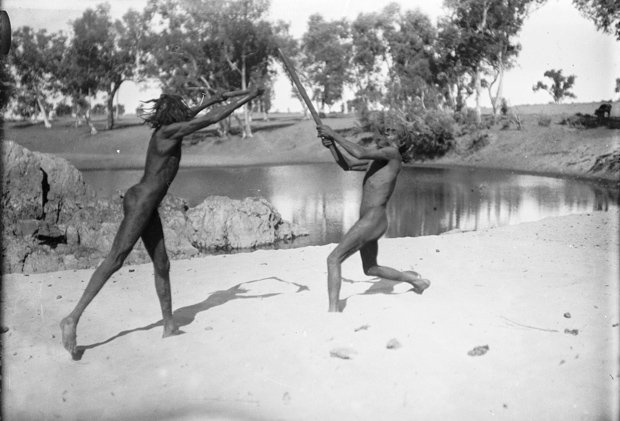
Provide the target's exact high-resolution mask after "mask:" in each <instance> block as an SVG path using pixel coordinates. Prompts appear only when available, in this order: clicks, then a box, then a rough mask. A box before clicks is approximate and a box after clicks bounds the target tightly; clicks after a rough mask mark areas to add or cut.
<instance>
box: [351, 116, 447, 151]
mask: <svg viewBox="0 0 620 421" xmlns="http://www.w3.org/2000/svg"><path fill="white" fill-rule="evenodd" d="M360 123H361V126H362V128H363V129H364V130H366V131H370V132H373V133H375V134H376V135H378V136H385V135H386V133H387V132H388V131H389V130H393V131H394V132H395V133H396V136H397V138H398V140H399V142H400V143H401V144H405V145H407V146H408V153H407V155H408V156H407V157H409V158H415V159H422V160H423V159H429V158H436V157H439V156H442V155H445V154H446V153H447V152H448V151H450V150H451V149H452V148H453V147H454V137H455V135H456V123H455V121H454V118H453V117H452V115H450V114H448V113H446V112H443V111H439V110H426V111H421V112H416V113H413V112H408V113H405V112H403V111H401V110H392V111H371V112H367V113H362V116H361V118H360ZM407 157H405V158H407Z"/></svg>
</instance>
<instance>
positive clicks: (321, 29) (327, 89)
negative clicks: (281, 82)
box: [302, 14, 351, 108]
mask: <svg viewBox="0 0 620 421" xmlns="http://www.w3.org/2000/svg"><path fill="white" fill-rule="evenodd" d="M348 38H349V24H348V23H347V21H346V20H345V19H341V20H336V21H331V22H328V21H325V20H324V19H323V17H322V16H321V15H318V14H314V15H312V16H310V18H309V19H308V31H307V32H306V33H305V34H304V35H303V40H302V51H303V53H304V56H303V59H302V65H303V67H304V69H306V70H307V72H308V74H309V80H310V82H311V84H312V86H313V89H312V95H313V98H314V99H315V100H318V101H319V103H320V104H321V108H323V107H324V106H325V105H327V106H330V105H333V104H334V103H335V102H336V101H338V100H339V99H341V98H342V94H343V90H344V85H345V83H348V82H349V81H350V80H351V73H350V68H349V61H350V59H351V44H350V42H349V41H348Z"/></svg>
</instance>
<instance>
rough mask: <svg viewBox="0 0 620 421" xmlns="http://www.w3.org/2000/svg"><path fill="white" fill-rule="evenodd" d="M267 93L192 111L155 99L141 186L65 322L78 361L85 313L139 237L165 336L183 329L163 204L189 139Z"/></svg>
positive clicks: (65, 338)
mask: <svg viewBox="0 0 620 421" xmlns="http://www.w3.org/2000/svg"><path fill="white" fill-rule="evenodd" d="M262 93H263V89H262V88H258V89H256V88H255V89H252V90H251V91H235V92H228V93H223V94H221V95H217V96H216V97H214V98H211V99H210V100H208V101H206V102H205V103H204V104H202V105H200V106H198V107H195V108H194V109H190V108H189V107H188V106H187V105H186V104H185V102H184V101H183V99H182V98H181V97H180V96H177V95H168V94H163V95H161V96H160V97H159V98H158V99H155V100H151V101H149V102H153V103H154V105H153V108H152V113H151V114H150V115H149V116H148V117H147V118H145V122H146V123H148V124H149V125H150V126H151V127H152V128H153V129H154V132H153V134H152V136H151V140H150V142H149V145H148V148H147V151H146V163H145V166H144V175H143V176H142V179H141V180H140V182H139V183H138V184H136V185H134V186H132V187H130V188H129V190H127V192H126V193H125V197H124V198H123V212H124V218H123V221H122V222H121V225H120V227H119V229H118V232H117V233H116V237H115V238H114V242H113V243H112V250H111V251H110V253H109V254H108V256H107V257H106V258H105V259H104V260H103V262H102V263H101V264H100V265H99V266H98V267H97V269H95V272H94V273H93V275H92V277H91V278H90V281H89V283H88V285H87V286H86V290H85V291H84V293H83V295H82V297H81V298H80V300H79V301H78V303H77V304H76V306H75V308H74V309H73V311H72V312H71V313H69V315H68V316H67V317H65V318H64V319H62V321H61V322H60V329H61V330H62V343H63V346H64V347H65V349H66V350H67V351H69V353H70V354H71V356H72V358H73V359H75V360H78V359H80V358H81V352H80V351H79V350H78V347H77V343H76V336H77V335H76V331H77V325H78V322H79V321H80V317H81V316H82V313H83V312H84V310H85V309H86V307H87V306H88V304H89V303H90V302H91V301H92V300H93V298H95V296H96V295H97V293H98V292H99V291H100V290H101V288H102V287H103V285H104V284H105V283H106V281H107V280H108V279H109V278H110V276H112V274H113V273H114V272H116V271H117V270H119V269H120V268H121V266H122V265H123V262H124V261H125V258H127V256H128V255H129V253H130V252H131V250H132V249H133V247H134V245H135V244H136V241H138V238H142V241H143V242H144V246H145V248H146V250H147V251H148V253H149V256H150V258H151V260H152V261H153V266H154V269H155V289H156V291H157V296H158V297H159V303H160V306H161V313H162V316H163V326H164V333H163V337H164V338H165V337H167V336H171V335H175V334H178V333H179V331H178V328H177V326H176V324H175V322H174V319H173V318H172V299H171V297H170V278H169V269H170V262H169V260H168V255H167V253H166V247H165V244H164V233H163V229H162V225H161V219H160V217H159V213H158V211H157V208H158V206H159V204H160V203H161V201H162V200H163V198H164V196H165V195H166V192H167V191H168V187H169V186H170V184H171V183H172V181H173V180H174V177H175V176H176V174H177V171H178V169H179V162H180V160H181V144H182V141H183V137H184V136H187V135H189V134H191V133H194V132H195V131H197V130H200V129H202V128H205V127H207V126H209V125H211V124H213V123H217V122H218V121H220V120H222V119H224V118H226V117H228V116H229V115H230V114H231V113H232V112H233V111H234V110H236V109H237V108H239V107H241V106H242V105H244V104H246V103H247V102H248V101H250V100H252V99H253V98H256V97H257V96H259V95H261V94H262ZM235 96H242V97H241V98H240V99H238V100H236V101H234V102H231V103H229V104H226V105H222V106H220V107H218V108H215V109H213V110H210V111H209V112H208V113H207V114H205V115H204V116H202V117H196V115H197V114H198V113H199V112H200V111H202V110H203V109H205V108H207V107H209V106H210V105H213V104H216V103H220V102H223V101H225V100H227V99H229V98H231V97H235Z"/></svg>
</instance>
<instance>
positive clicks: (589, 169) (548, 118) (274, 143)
mask: <svg viewBox="0 0 620 421" xmlns="http://www.w3.org/2000/svg"><path fill="white" fill-rule="evenodd" d="M596 106H597V103H585V104H546V105H527V106H521V107H518V109H516V110H515V112H516V117H515V118H518V121H519V125H518V126H517V125H516V124H513V123H510V124H509V125H508V126H506V124H505V123H503V122H502V120H501V119H500V120H498V122H497V123H496V124H490V123H489V124H488V125H487V126H482V127H480V128H478V129H475V130H474V129H472V127H471V126H467V125H464V124H462V123H456V124H455V125H454V128H453V130H454V131H453V132H451V133H452V134H454V137H453V139H451V140H450V149H449V150H448V151H447V152H446V153H445V154H443V155H442V156H438V157H435V158H432V159H429V158H424V159H423V158H422V157H421V156H419V155H418V154H417V153H414V158H415V159H414V161H413V164H414V165H468V166H476V167H487V168H499V169H508V170H517V171H530V172H541V173H550V174H558V175H570V176H585V177H600V178H606V179H610V180H616V181H617V180H618V179H619V178H620V171H619V170H618V165H617V158H616V159H615V161H616V165H615V166H614V156H617V153H618V152H617V151H618V150H619V149H620V132H619V131H618V130H615V129H610V128H608V127H606V126H599V127H596V128H583V127H579V126H571V125H568V124H562V123H563V122H564V121H565V120H566V119H568V118H569V117H571V116H575V115H577V114H578V113H581V114H583V115H585V114H586V113H591V112H592V111H593V110H594V109H596ZM614 106H615V107H617V109H620V103H615V104H614ZM483 119H484V120H489V121H492V116H491V115H490V114H483ZM324 121H325V122H326V123H327V124H329V125H331V126H332V127H334V129H336V130H338V131H341V132H342V133H343V134H345V135H347V136H351V137H352V138H353V139H356V140H357V141H364V140H367V139H371V138H372V136H373V131H372V124H379V125H380V124H381V122H380V121H374V122H372V121H371V124H370V125H366V126H365V125H364V124H363V122H361V121H360V120H359V119H358V117H357V116H356V115H352V114H350V115H342V114H330V115H328V116H327V117H326V118H325V120H324ZM541 122H543V123H544V124H541ZM93 123H94V125H95V126H96V127H97V128H103V127H104V126H105V120H104V117H101V118H100V119H94V120H93ZM117 123H118V125H117V128H115V129H114V130H102V131H100V132H99V133H98V134H97V135H95V136H91V135H90V132H89V128H88V127H87V126H81V127H77V128H76V127H74V125H73V122H72V120H71V119H64V120H63V119H58V120H57V121H55V124H54V127H53V128H52V129H45V127H44V126H43V124H40V123H39V124H24V123H15V122H8V123H7V124H6V125H5V138H6V140H14V141H16V142H17V143H19V144H21V145H22V146H24V147H26V148H28V149H31V150H34V151H39V152H47V153H54V154H56V155H59V156H62V157H64V158H66V159H68V160H69V161H71V162H72V163H73V164H74V165H75V166H76V167H77V168H78V169H82V170H84V169H91V168H142V166H143V165H144V154H145V150H146V146H147V144H148V140H149V137H150V129H149V128H148V127H147V126H144V125H142V124H141V120H140V119H139V118H137V117H135V116H132V115H127V116H123V117H122V118H120V119H119V120H118V121H117ZM422 123H424V124H426V121H423V122H421V123H420V126H421V125H422ZM427 127H428V126H427ZM433 127H435V128H436V130H438V132H439V133H442V132H441V131H442V130H444V129H443V127H441V126H433ZM252 130H253V132H254V137H253V138H252V139H251V140H248V139H244V138H243V137H242V135H241V131H240V129H238V128H235V127H233V128H232V133H231V134H230V135H229V136H228V137H225V138H223V137H220V135H219V134H218V133H217V131H216V130H215V129H210V130H204V131H201V132H198V133H197V134H196V135H195V136H192V137H191V138H188V139H186V140H185V142H184V155H183V160H182V162H181V165H182V166H218V165H265V164H292V163H311V162H330V161H331V155H330V154H329V152H328V151H327V150H326V149H325V148H323V147H322V146H321V143H320V142H319V141H318V139H317V138H316V129H315V127H314V122H313V121H312V120H310V119H307V118H304V116H303V115H301V114H272V115H271V117H270V119H269V120H262V118H261V116H260V115H255V116H254V118H253V120H252ZM428 130H430V129H428ZM444 132H445V131H444ZM446 136H447V135H446ZM446 136H444V139H445V138H446ZM614 153H615V154H616V155H614ZM605 157H607V158H605ZM601 159H602V160H603V161H601ZM605 160H606V161H605ZM597 162H598V164H597V165H596V166H595V164H596V163H597Z"/></svg>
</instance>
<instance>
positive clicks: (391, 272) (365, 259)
mask: <svg viewBox="0 0 620 421" xmlns="http://www.w3.org/2000/svg"><path fill="white" fill-rule="evenodd" d="M378 251H379V244H378V241H377V240H372V241H369V242H368V243H366V244H364V245H363V246H362V248H361V249H360V255H361V256H362V265H363V266H364V273H365V274H366V275H369V276H377V277H379V278H383V279H387V280H390V281H395V282H407V283H408V284H411V286H412V287H413V290H414V291H415V292H417V293H418V294H422V292H424V290H425V289H426V288H428V287H429V286H430V285H431V283H430V282H429V281H428V280H427V279H422V277H421V276H420V275H419V274H418V273H416V272H413V271H405V272H401V271H399V270H396V269H392V268H391V267H387V266H379V264H377V254H378Z"/></svg>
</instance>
